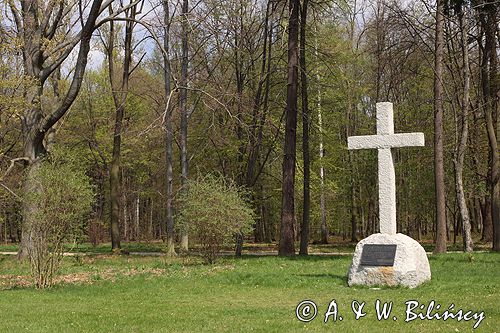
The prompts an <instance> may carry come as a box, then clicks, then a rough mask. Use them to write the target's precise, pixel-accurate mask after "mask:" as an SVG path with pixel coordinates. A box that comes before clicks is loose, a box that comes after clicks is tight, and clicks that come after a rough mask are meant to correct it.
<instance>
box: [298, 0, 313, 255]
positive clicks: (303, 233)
mask: <svg viewBox="0 0 500 333" xmlns="http://www.w3.org/2000/svg"><path fill="white" fill-rule="evenodd" d="M308 5H309V0H304V2H303V3H302V10H301V15H300V55H299V57H300V83H301V94H302V158H303V160H304V180H303V181H304V183H303V184H304V202H303V205H302V225H301V228H300V252H299V253H300V254H301V255H307V254H308V249H307V246H308V244H309V223H310V215H311V189H310V187H311V185H310V179H311V159H310V155H309V101H308V94H307V65H306V27H307V7H308Z"/></svg>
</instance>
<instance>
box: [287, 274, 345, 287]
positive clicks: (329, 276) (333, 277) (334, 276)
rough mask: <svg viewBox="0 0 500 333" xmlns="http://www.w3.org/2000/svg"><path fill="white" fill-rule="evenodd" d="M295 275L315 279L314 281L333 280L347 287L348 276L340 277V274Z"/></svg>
mask: <svg viewBox="0 0 500 333" xmlns="http://www.w3.org/2000/svg"><path fill="white" fill-rule="evenodd" d="M294 275H295V276H300V277H305V278H314V279H331V280H332V281H333V282H335V283H338V284H342V285H345V286H347V274H346V275H338V274H328V273H323V274H294Z"/></svg>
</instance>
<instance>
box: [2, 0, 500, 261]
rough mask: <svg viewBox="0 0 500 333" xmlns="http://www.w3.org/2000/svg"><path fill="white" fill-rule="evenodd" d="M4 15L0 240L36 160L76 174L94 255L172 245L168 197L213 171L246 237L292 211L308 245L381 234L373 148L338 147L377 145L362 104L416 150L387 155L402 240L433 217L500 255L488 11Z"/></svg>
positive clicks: (208, 6) (72, 7)
mask: <svg viewBox="0 0 500 333" xmlns="http://www.w3.org/2000/svg"><path fill="white" fill-rule="evenodd" d="M1 6H2V11H1V13H0V22H1V25H0V54H1V57H0V91H1V93H0V165H1V169H2V173H1V174H0V175H1V178H0V185H1V187H2V190H1V191H0V207H1V208H0V222H1V224H0V241H3V242H21V240H22V238H23V234H27V233H26V232H24V233H23V232H22V230H23V226H25V225H26V224H27V222H26V221H30V219H32V218H33V216H34V215H33V211H34V208H33V207H26V205H24V206H23V202H22V197H23V193H24V192H26V191H30V181H29V179H30V170H33V169H34V168H35V167H36V164H37V161H38V160H39V159H40V158H42V157H43V156H46V155H47V152H48V154H49V155H50V154H51V153H52V152H54V154H60V155H62V156H66V157H67V158H69V159H72V160H74V161H77V163H78V164H79V165H80V166H81V168H82V169H83V170H84V171H85V173H86V174H87V175H88V176H89V177H90V178H91V180H92V185H93V186H94V189H95V192H96V196H95V203H94V204H93V208H92V214H91V216H89V217H88V219H86V221H85V225H84V229H85V234H86V238H85V240H88V241H90V242H92V243H94V244H98V243H101V242H106V241H110V240H112V241H113V247H114V248H115V247H119V246H120V240H122V241H132V240H135V241H143V240H158V239H164V240H165V241H167V242H169V241H170V243H169V244H173V243H175V244H178V245H179V246H180V247H182V248H187V246H188V244H187V241H188V238H187V233H186V230H184V229H182V228H177V227H176V221H177V217H178V216H177V211H178V210H179V205H181V201H180V200H178V198H179V196H180V194H181V193H182V192H183V191H184V190H185V189H186V188H187V183H188V180H189V179H197V178H200V177H203V176H205V175H207V174H210V173H212V174H218V175H220V176H221V177H223V178H225V179H228V180H233V181H234V182H236V183H237V184H238V185H240V186H242V187H245V188H246V189H247V190H248V193H250V194H249V197H250V198H249V200H250V201H251V203H252V207H253V209H254V211H255V215H256V220H255V225H254V231H253V234H249V235H246V238H247V239H248V240H251V241H255V242H273V241H279V240H280V232H281V234H282V235H283V230H280V227H282V226H283V224H284V222H283V216H282V215H283V212H282V211H283V205H285V204H290V202H292V205H293V203H294V206H295V207H293V206H292V209H291V210H290V209H288V210H287V211H288V212H290V211H291V212H293V216H292V219H291V221H292V224H291V226H292V230H293V232H292V236H293V238H292V239H296V240H297V241H298V240H299V239H300V237H301V231H302V230H304V226H307V228H309V230H310V233H309V235H307V234H304V235H303V237H302V239H305V240H306V242H307V241H308V240H309V241H311V242H318V243H322V242H323V243H324V242H328V241H332V240H333V238H332V236H337V237H338V238H336V239H346V240H351V241H356V240H359V239H361V238H362V237H365V236H367V235H369V234H371V233H374V232H377V231H378V202H377V185H376V184H377V172H376V163H377V160H376V158H377V155H376V151H361V152H356V153H355V154H353V153H350V152H348V151H347V137H348V136H353V135H369V134H374V133H375V121H376V119H375V104H376V102H381V101H390V102H392V103H394V112H395V113H394V119H395V130H396V132H424V133H425V138H426V146H425V147H424V148H411V149H402V150H396V154H395V161H396V177H397V184H396V185H397V202H398V220H397V222H398V226H397V228H398V232H402V233H405V234H407V235H409V236H411V237H414V238H415V239H417V240H421V239H428V240H435V239H436V240H437V241H439V239H440V237H439V230H438V229H439V226H440V225H441V228H442V226H443V222H444V227H445V229H444V236H445V238H447V240H448V241H449V242H461V241H462V238H463V234H464V233H467V231H468V230H470V233H471V234H472V239H474V241H479V240H480V241H482V242H491V241H493V240H494V238H495V240H496V241H495V242H493V247H494V248H495V249H497V250H498V249H499V248H500V238H499V236H498V235H500V210H499V209H500V208H499V206H500V182H499V178H500V175H499V173H500V167H499V158H498V154H499V150H498V138H499V132H498V109H499V98H500V75H499V73H498V60H499V59H498V48H499V44H500V43H499V42H500V30H499V18H498V17H499V14H498V12H499V3H498V2H496V1H494V0H481V1H471V2H468V1H451V0H450V1H446V2H439V6H436V3H434V2H429V1H427V0H418V1H413V0H411V1H404V2H399V1H384V0H379V1H375V0H372V1H370V0H367V1H356V0H355V1H340V2H336V1H335V2H334V1H309V0H302V1H299V0H290V1H289V2H286V1H279V0H269V1H264V0H234V1H214V0H200V1H197V2H195V1H188V0H182V1H167V0H164V1H163V2H158V1H157V2H155V1H150V2H149V1H147V0H144V1H138V0H137V1H130V2H127V1H125V2H123V1H122V2H118V1H89V2H85V1H83V2H81V1H47V2H39V1H35V0H30V1H19V2H18V1H15V0H2V2H1ZM436 13H438V15H436ZM436 17H438V19H437V20H436ZM439 22H440V23H441V25H439ZM436 23H438V24H436ZM436 28H437V29H436ZM440 32H442V36H441V37H442V38H439V36H440ZM87 58H88V64H87V63H86V61H85V59H87ZM294 61H295V62H294ZM291 65H292V66H291ZM294 69H295V70H296V71H297V72H296V73H294ZM436 77H437V78H436ZM293 87H295V88H296V91H295V96H294V91H293V89H292V91H290V89H291V88H293ZM287 89H288V91H287ZM294 99H295V103H297V104H296V107H295V109H294V108H293V107H290V105H292V106H293V101H294ZM290 103H292V104H290ZM293 110H295V111H297V112H295V119H294V114H293V112H291V111H293ZM440 110H441V111H442V112H440ZM440 115H441V116H442V118H440ZM294 122H295V124H294ZM294 125H295V126H297V127H296V131H295V129H294ZM441 127H442V131H443V134H442V148H440V145H439V144H437V145H436V143H437V142H436V141H437V140H436V138H438V139H439V138H441V136H439V137H435V134H436V129H437V130H438V133H439V129H440V128H441ZM287 129H288V130H287ZM295 133H296V143H293V138H292V136H294V134H295ZM287 135H291V136H289V139H290V140H291V141H288V143H285V141H286V139H285V137H286V136H287ZM290 143H293V144H292V145H290ZM295 145H296V147H295ZM284 147H285V150H284ZM287 149H288V150H287ZM440 149H442V158H443V160H442V166H443V167H442V170H443V175H442V176H443V177H442V178H441V179H439V177H438V176H437V175H436V174H435V170H439V168H435V167H434V165H435V163H437V165H439V163H440V162H439V160H438V161H436V156H437V159H439V156H440V155H439V150H440ZM436 152H437V154H436ZM294 154H296V157H295V156H292V155H294ZM284 157H285V162H286V160H287V158H290V159H289V160H288V162H289V163H292V164H291V165H292V166H293V167H294V170H293V171H294V172H295V175H294V177H293V179H294V181H295V184H294V187H295V188H294V191H292V192H289V191H287V190H289V189H290V188H289V187H288V188H285V186H284V183H283V181H284V179H285V178H286V177H285V176H284V171H283V170H284V166H283V165H284V164H286V163H285V162H284ZM295 158H296V160H295ZM34 166H35V167H34ZM285 173H286V175H288V176H289V177H288V178H287V179H285V184H289V183H287V181H288V182H290V173H287V172H285ZM291 175H292V176H293V173H292V174H291ZM27 179H28V180H27ZM441 181H442V184H444V186H441V185H440V184H441ZM290 193H291V194H290ZM436 193H437V195H436ZM443 194H444V196H443ZM308 198H309V199H308ZM436 198H437V199H436ZM443 199H444V201H443ZM290 200H291V201H290ZM440 205H441V206H440ZM439 207H441V209H440V208H439ZM288 208H290V207H289V206H288ZM443 208H444V209H443ZM436 212H439V213H440V214H436ZM443 213H445V214H443ZM437 215H440V216H437ZM440 223H441V224H440ZM28 224H29V223H28ZM285 224H286V223H285ZM289 225H290V224H289ZM494 226H497V227H496V228H494ZM442 230H443V229H441V231H442ZM442 235H443V234H442V233H441V236H442ZM495 235H497V236H495ZM494 236H495V237H494ZM190 242H193V243H194V244H195V243H196V240H190ZM306 244H307V243H306ZM292 246H293V244H292ZM445 246H446V244H445ZM464 246H465V248H466V249H467V248H470V247H471V246H472V243H470V244H465V245H464ZM301 249H303V248H302V247H301ZM280 250H281V247H280ZM284 251H285V252H281V251H280V252H281V253H282V254H286V249H285V250H284Z"/></svg>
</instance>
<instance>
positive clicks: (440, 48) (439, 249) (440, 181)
mask: <svg viewBox="0 0 500 333" xmlns="http://www.w3.org/2000/svg"><path fill="white" fill-rule="evenodd" d="M443 1H444V0H437V9H436V40H435V59H434V61H435V62H434V176H435V186H436V189H435V190H436V247H435V249H434V253H445V252H446V197H445V184H444V154H443V53H444V27H443V26H444V14H443V7H444V3H443Z"/></svg>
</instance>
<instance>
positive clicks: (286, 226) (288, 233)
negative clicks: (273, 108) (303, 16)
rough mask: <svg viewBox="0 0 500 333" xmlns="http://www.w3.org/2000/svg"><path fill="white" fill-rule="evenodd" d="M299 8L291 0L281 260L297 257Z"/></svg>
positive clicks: (294, 1)
mask: <svg viewBox="0 0 500 333" xmlns="http://www.w3.org/2000/svg"><path fill="white" fill-rule="evenodd" d="M299 7H300V1H299V0H289V13H290V17H289V24H288V84H287V94H286V111H285V113H286V114H285V121H286V124H285V144H284V149H283V151H284V158H283V184H282V207H281V226H280V242H279V251H278V253H279V255H280V256H294V255H295V244H294V231H293V226H294V219H295V161H296V144H297V138H296V131H297V86H298V45H297V44H298V35H299V22H298V21H299Z"/></svg>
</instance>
